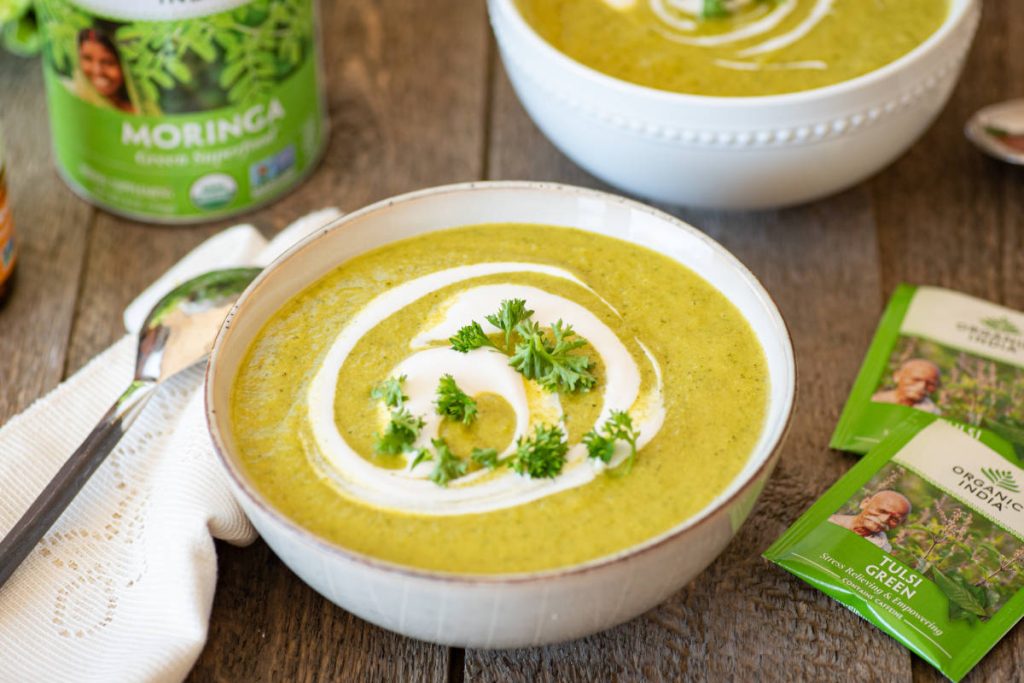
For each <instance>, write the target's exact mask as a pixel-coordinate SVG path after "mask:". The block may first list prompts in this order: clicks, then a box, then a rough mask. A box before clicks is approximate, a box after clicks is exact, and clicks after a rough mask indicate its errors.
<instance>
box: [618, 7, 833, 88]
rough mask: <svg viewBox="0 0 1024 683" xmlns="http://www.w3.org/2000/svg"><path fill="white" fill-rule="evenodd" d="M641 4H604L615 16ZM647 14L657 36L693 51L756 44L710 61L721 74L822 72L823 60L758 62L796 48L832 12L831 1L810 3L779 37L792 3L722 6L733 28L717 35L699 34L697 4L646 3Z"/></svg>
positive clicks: (698, 10) (699, 25) (791, 8)
mask: <svg viewBox="0 0 1024 683" xmlns="http://www.w3.org/2000/svg"><path fill="white" fill-rule="evenodd" d="M639 1H642V0H604V2H605V3H607V4H608V5H609V6H611V7H613V8H615V9H618V10H628V9H632V8H633V7H634V6H635V5H636V4H637V2H639ZM646 2H647V3H648V4H649V6H650V8H651V11H652V12H653V13H654V14H655V16H657V17H658V19H659V20H660V21H661V24H660V25H659V27H658V28H659V31H660V32H661V33H662V35H664V36H665V37H666V38H668V39H669V40H672V41H675V42H678V43H682V44H684V45H694V46H698V47H716V48H723V47H726V48H727V47H729V46H731V45H733V44H735V43H740V42H747V41H756V42H754V43H753V44H752V45H749V46H747V47H744V48H742V49H739V48H737V50H736V52H735V59H716V60H715V64H717V65H718V66H720V67H723V68H726V69H735V70H740V71H760V70H762V69H774V70H788V69H815V70H823V69H827V68H828V64H827V63H826V62H825V61H823V60H804V61H795V62H776V63H763V62H760V61H757V58H758V57H762V56H765V55H770V54H771V53H773V52H776V51H778V50H782V49H784V48H786V47H789V46H790V45H792V44H793V43H795V42H797V41H798V40H800V39H801V38H803V37H804V36H806V35H807V34H808V33H810V32H811V31H813V30H814V28H815V27H816V26H817V25H818V24H819V23H821V21H822V20H823V19H824V18H825V17H826V16H827V15H828V13H829V12H830V11H831V9H832V3H833V0H814V3H813V6H812V7H811V8H810V11H809V12H807V15H806V16H804V17H803V18H802V19H801V20H800V21H799V22H797V23H796V24H795V25H792V26H790V27H789V28H788V29H787V30H785V31H784V32H782V33H778V32H777V29H778V28H779V26H780V25H782V24H783V23H784V22H785V21H786V20H787V19H789V18H790V17H791V16H793V14H794V13H795V12H797V10H798V9H799V4H800V3H799V1H798V0H778V1H777V2H765V1H764V0H727V1H726V2H725V7H726V9H727V10H728V11H729V12H730V13H731V14H732V15H733V16H734V17H735V19H736V21H735V25H734V27H732V28H731V29H730V30H727V31H724V32H721V33H712V34H707V33H701V31H700V27H701V20H700V14H701V7H702V6H703V4H704V3H703V0H646Z"/></svg>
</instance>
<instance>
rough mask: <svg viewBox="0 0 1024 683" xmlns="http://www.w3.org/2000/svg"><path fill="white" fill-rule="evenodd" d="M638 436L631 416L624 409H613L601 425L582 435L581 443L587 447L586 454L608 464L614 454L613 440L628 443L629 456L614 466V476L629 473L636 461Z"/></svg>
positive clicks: (638, 433)
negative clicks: (598, 428)
mask: <svg viewBox="0 0 1024 683" xmlns="http://www.w3.org/2000/svg"><path fill="white" fill-rule="evenodd" d="M638 438H640V430H639V429H635V428H634V427H633V418H631V417H630V416H629V413H627V412H626V411H625V410H613V411H612V412H611V415H610V416H609V417H608V419H607V420H605V423H604V424H603V425H601V430H600V431H598V430H597V429H596V428H595V429H592V430H590V431H589V432H587V433H586V434H584V435H583V444H584V445H585V446H586V447H587V456H588V457H591V458H595V459H597V460H600V461H601V462H603V463H604V464H606V465H607V464H608V463H609V462H611V460H612V456H613V455H614V454H615V442H616V441H625V442H626V443H627V444H629V456H628V457H626V459H625V460H623V461H622V464H620V465H619V466H618V467H616V468H615V470H614V471H615V472H616V476H622V475H625V474H629V472H630V470H632V469H633V463H634V462H635V461H636V440H637V439H638Z"/></svg>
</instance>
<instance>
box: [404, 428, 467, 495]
mask: <svg viewBox="0 0 1024 683" xmlns="http://www.w3.org/2000/svg"><path fill="white" fill-rule="evenodd" d="M430 443H431V444H432V445H433V446H434V452H433V453H431V452H430V451H429V450H427V449H426V448H420V449H418V453H417V454H416V459H415V460H413V461H412V465H411V466H410V467H416V465H419V464H420V463H421V462H429V461H433V463H434V469H433V471H431V473H430V481H432V482H434V483H435V484H437V485H438V486H444V487H447V486H448V482H450V481H451V480H452V479H458V478H459V477H461V476H463V475H464V474H466V470H467V469H468V467H469V465H468V464H467V463H466V461H465V460H463V459H462V458H460V457H458V456H457V455H455V454H454V453H452V451H451V449H450V448H448V444H447V442H445V440H444V439H432V440H431V442H430Z"/></svg>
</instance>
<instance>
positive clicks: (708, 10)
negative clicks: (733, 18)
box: [700, 0, 729, 19]
mask: <svg viewBox="0 0 1024 683" xmlns="http://www.w3.org/2000/svg"><path fill="white" fill-rule="evenodd" d="M727 16H729V9H728V8H727V7H726V6H725V0H704V2H703V3H702V4H701V8H700V18H701V19H721V18H723V17H727Z"/></svg>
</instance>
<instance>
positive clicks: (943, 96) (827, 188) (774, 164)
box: [487, 0, 981, 209]
mask: <svg viewBox="0 0 1024 683" xmlns="http://www.w3.org/2000/svg"><path fill="white" fill-rule="evenodd" d="M487 5H488V10H489V13H490V17H491V25H492V26H493V28H494V35H495V37H496V39H497V42H498V46H499V48H500V50H501V56H502V60H503V62H504V64H505V69H506V71H507V72H508V75H509V78H510V79H511V81H512V85H513V87H514V88H515V91H516V93H517V94H518V96H519V99H520V101H521V102H522V103H523V106H524V107H525V108H526V111H527V112H528V113H529V114H530V116H531V118H533V120H534V122H535V123H536V124H537V126H538V127H539V128H540V129H541V131H542V132H543V133H544V134H545V135H546V136H547V137H548V138H549V139H550V140H551V141H552V142H553V143H554V144H555V146H556V147H558V148H559V149H560V150H561V151H562V152H564V153H565V154H566V156H568V157H569V158H570V159H572V160H573V161H575V162H576V163H577V164H579V165H580V166H582V167H583V168H584V169H586V170H587V171H589V172H590V173H593V174H594V175H595V176H597V177H599V178H601V179H602V180H605V181H606V182H608V183H610V184H612V185H614V186H616V187H618V188H621V189H623V190H626V191H627V192H630V193H632V194H635V195H639V196H641V197H647V198H651V199H655V200H658V201H662V202H667V203H670V204H683V205H692V206H701V207H708V208H719V209H757V208H771V207H780V206H786V205H790V204H797V203H801V202H806V201H810V200H812V199H817V198H819V197H823V196H826V195H829V194H833V193H835V192H839V191H840V190H842V189H845V188H847V187H849V186H851V185H854V184H856V183H858V182H860V181H861V180H863V179H865V178H867V177H869V176H871V175H873V174H874V173H876V172H877V171H879V170H880V169H882V168H883V167H885V166H886V165H888V164H889V163H891V162H892V161H893V160H895V159H896V158H897V157H899V156H900V155H902V154H903V152H904V151H906V150H907V148H909V147H910V145H912V144H913V143H914V142H915V141H916V140H917V139H918V138H919V137H920V136H921V134H922V133H924V131H925V130H926V129H927V128H928V126H929V125H931V123H932V121H933V120H934V119H935V117H936V116H937V115H938V113H939V111H940V110H941V109H942V107H943V106H944V105H945V103H946V101H947V100H948V99H949V96H950V94H951V93H952V90H953V86H954V85H955V83H956V81H957V78H958V77H959V75H960V71H961V70H962V68H963V64H964V59H965V57H966V55H967V51H968V49H969V48H970V46H971V41H972V39H973V37H974V34H975V31H976V29H977V25H978V19H979V16H980V10H981V7H980V5H981V3H980V2H979V0H951V2H950V11H949V15H948V17H947V18H946V21H945V22H944V23H943V25H942V26H941V27H940V28H939V29H938V31H936V33H934V34H933V35H932V36H931V37H930V38H928V40H926V41H925V42H924V43H922V44H921V45H919V46H918V47H916V48H915V49H914V50H912V51H911V52H909V53H908V54H906V55H904V56H903V57H901V58H900V59H898V60H896V61H894V62H892V63H890V64H887V65H886V66H883V67H881V68H879V69H876V70H875V71H872V72H870V73H868V74H865V75H864V76H860V77H858V78H855V79H852V80H849V81H844V82H842V83H838V84H836V85H832V86H828V87H824V88H819V89H816V90H807V91H803V92H796V93H791V94H785V95H772V96H765V97H708V96H701V95H685V94H679V93H673V92H667V91H663V90H655V89H652V88H647V87H644V86H640V85H635V84H633V83H627V82H625V81H622V80H618V79H616V78H613V77H611V76H608V75H606V74H603V73H601V72H598V71H595V70H594V69H591V68H589V67H586V66H584V65H582V64H580V63H579V62H576V61H574V60H573V59H571V58H569V57H568V56H566V55H565V54H563V53H562V52H560V51H559V50H557V49H556V48H555V47H553V46H552V45H550V44H549V43H548V42H547V41H545V40H544V39H543V38H542V37H541V36H540V35H538V34H537V32H536V31H534V29H533V28H532V27H531V26H530V25H529V24H528V23H527V22H526V20H524V19H523V17H522V16H521V15H520V13H519V10H518V9H517V8H516V4H515V0H488V2H487Z"/></svg>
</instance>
